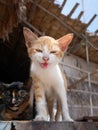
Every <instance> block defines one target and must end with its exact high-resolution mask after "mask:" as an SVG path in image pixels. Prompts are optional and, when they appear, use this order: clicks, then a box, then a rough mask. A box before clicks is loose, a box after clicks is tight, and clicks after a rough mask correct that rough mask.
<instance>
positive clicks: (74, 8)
mask: <svg viewBox="0 0 98 130" xmlns="http://www.w3.org/2000/svg"><path fill="white" fill-rule="evenodd" d="M78 6H79V3H76V4H75V6H74V7H73V8H72V10H71V11H70V13H69V14H68V17H71V16H72V14H73V13H74V12H75V10H76V8H77V7H78Z"/></svg>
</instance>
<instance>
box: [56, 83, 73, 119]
mask: <svg viewBox="0 0 98 130" xmlns="http://www.w3.org/2000/svg"><path fill="white" fill-rule="evenodd" d="M58 88H59V89H57V93H58V96H59V99H60V102H61V108H62V119H63V120H64V121H73V120H72V119H71V117H70V115H69V110H68V104H67V92H66V91H65V87H64V85H63V84H58Z"/></svg>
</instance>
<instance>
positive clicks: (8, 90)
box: [0, 78, 32, 120]
mask: <svg viewBox="0 0 98 130" xmlns="http://www.w3.org/2000/svg"><path fill="white" fill-rule="evenodd" d="M31 86H32V79H31V78H30V79H29V80H27V81H26V82H25V83H22V82H13V83H11V84H5V83H0V100H2V104H0V109H1V110H0V119H1V120H13V119H14V120H15V119H18V120H19V119H21V120H25V119H31V109H30V107H29V106H30V105H29V95H30V93H29V92H30V88H31Z"/></svg>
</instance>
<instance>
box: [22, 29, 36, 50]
mask: <svg viewBox="0 0 98 130" xmlns="http://www.w3.org/2000/svg"><path fill="white" fill-rule="evenodd" d="M23 34H24V38H25V42H26V46H27V48H31V46H32V43H33V42H34V40H36V39H38V37H37V35H35V34H34V33H33V32H32V31H31V30H30V29H29V28H27V27H24V28H23Z"/></svg>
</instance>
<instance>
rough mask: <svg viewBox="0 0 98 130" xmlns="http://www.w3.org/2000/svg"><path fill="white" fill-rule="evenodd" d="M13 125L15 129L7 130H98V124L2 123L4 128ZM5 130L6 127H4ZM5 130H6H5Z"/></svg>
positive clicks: (0, 123)
mask: <svg viewBox="0 0 98 130" xmlns="http://www.w3.org/2000/svg"><path fill="white" fill-rule="evenodd" d="M4 123H5V126H6V125H7V124H8V123H11V124H12V123H13V125H14V126H13V129H7V130H97V127H96V124H94V123H91V122H90V123H89V122H87V123H86V122H44V121H41V122H32V121H13V122H2V121H1V122H0V125H2V124H3V126H4ZM4 128H5V127H4ZM4 130H5V129H4Z"/></svg>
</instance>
